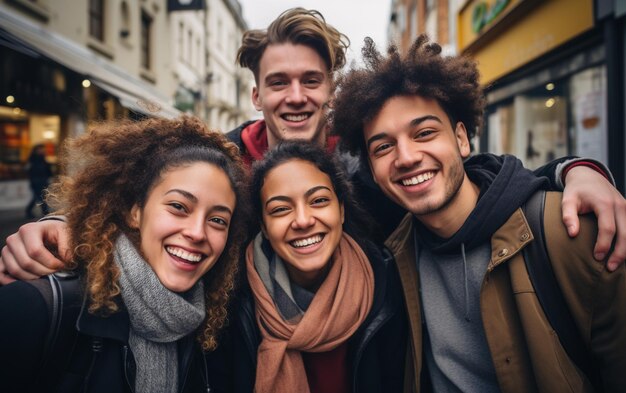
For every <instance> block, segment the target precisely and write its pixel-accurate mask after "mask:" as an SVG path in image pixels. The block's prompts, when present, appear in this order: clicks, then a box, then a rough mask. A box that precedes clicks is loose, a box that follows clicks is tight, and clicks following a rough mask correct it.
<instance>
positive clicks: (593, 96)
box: [569, 66, 608, 164]
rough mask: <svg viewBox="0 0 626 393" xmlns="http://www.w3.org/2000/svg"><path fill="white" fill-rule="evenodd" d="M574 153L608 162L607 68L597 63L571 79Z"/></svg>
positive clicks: (570, 96)
mask: <svg viewBox="0 0 626 393" xmlns="http://www.w3.org/2000/svg"><path fill="white" fill-rule="evenodd" d="M569 93H570V94H569V98H570V102H571V104H572V105H571V118H570V122H571V124H572V126H571V130H572V140H573V149H572V154H574V155H577V156H581V157H590V158H595V159H596V160H598V161H601V162H603V163H605V164H608V144H607V133H608V130H607V126H606V122H607V119H606V117H607V116H606V110H607V109H606V108H607V103H606V68H605V67H604V66H600V67H593V68H590V69H588V70H585V71H582V72H579V73H577V74H575V75H574V76H572V78H570V80H569Z"/></svg>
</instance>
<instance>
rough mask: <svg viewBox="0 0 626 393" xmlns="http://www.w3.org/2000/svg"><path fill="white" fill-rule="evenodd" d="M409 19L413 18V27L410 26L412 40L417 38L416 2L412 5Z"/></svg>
mask: <svg viewBox="0 0 626 393" xmlns="http://www.w3.org/2000/svg"><path fill="white" fill-rule="evenodd" d="M409 12H410V14H409V17H410V18H411V25H410V29H411V32H410V34H411V39H413V38H414V37H417V30H418V28H417V2H414V3H413V4H412V5H411V11H409Z"/></svg>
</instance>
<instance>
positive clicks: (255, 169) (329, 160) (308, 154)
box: [250, 140, 371, 241]
mask: <svg viewBox="0 0 626 393" xmlns="http://www.w3.org/2000/svg"><path fill="white" fill-rule="evenodd" d="M291 160H303V161H307V162H310V163H311V164H313V165H315V167H316V168H317V169H319V170H320V171H322V172H324V173H325V174H326V175H328V177H329V178H330V182H331V184H332V185H333V189H334V191H335V194H337V199H338V200H339V202H340V203H343V208H344V217H345V220H344V225H343V229H344V231H345V232H346V233H348V234H350V235H351V236H352V237H354V238H355V239H357V240H359V241H363V240H365V239H367V238H368V237H369V235H370V231H369V228H371V226H370V225H369V224H370V221H369V216H368V214H367V213H366V212H365V211H364V210H363V209H362V208H361V206H360V205H359V203H358V201H357V199H356V197H355V195H354V189H353V186H352V183H350V180H348V176H347V174H346V172H345V171H344V168H343V165H342V164H341V162H339V160H338V159H337V157H336V156H335V155H333V154H330V153H328V152H327V151H326V150H325V149H324V148H323V147H321V146H318V145H316V144H313V143H310V142H307V141H302V140H292V141H284V142H281V143H280V144H278V145H277V146H276V147H274V148H273V149H272V150H269V151H268V152H267V153H266V154H265V156H264V157H263V159H262V160H261V161H257V162H255V163H254V165H253V166H252V181H251V182H250V198H251V200H252V206H253V210H254V215H255V218H256V222H257V223H260V222H261V221H262V218H263V203H262V201H261V189H262V188H263V184H264V182H265V177H266V176H267V174H268V173H269V172H270V171H271V170H272V169H274V168H276V167H277V166H279V165H281V164H283V163H285V162H288V161H291Z"/></svg>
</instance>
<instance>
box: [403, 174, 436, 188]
mask: <svg viewBox="0 0 626 393" xmlns="http://www.w3.org/2000/svg"><path fill="white" fill-rule="evenodd" d="M434 176H435V172H426V173H422V174H420V175H417V176H413V177H409V178H407V179H402V180H400V183H401V184H402V185H403V186H414V185H417V184H421V183H424V182H425V181H427V180H430V179H432V178H433V177H434Z"/></svg>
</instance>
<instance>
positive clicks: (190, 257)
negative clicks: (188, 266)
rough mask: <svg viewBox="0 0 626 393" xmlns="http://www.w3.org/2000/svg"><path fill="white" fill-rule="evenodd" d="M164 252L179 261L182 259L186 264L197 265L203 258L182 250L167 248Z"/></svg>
mask: <svg viewBox="0 0 626 393" xmlns="http://www.w3.org/2000/svg"><path fill="white" fill-rule="evenodd" d="M165 250H166V251H167V252H168V254H170V255H173V256H175V257H177V258H179V259H182V260H183V261H185V262H188V263H198V262H200V261H201V260H203V259H204V258H205V255H204V254H199V253H195V252H189V251H185V250H183V249H182V248H178V247H172V246H167V247H165Z"/></svg>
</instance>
